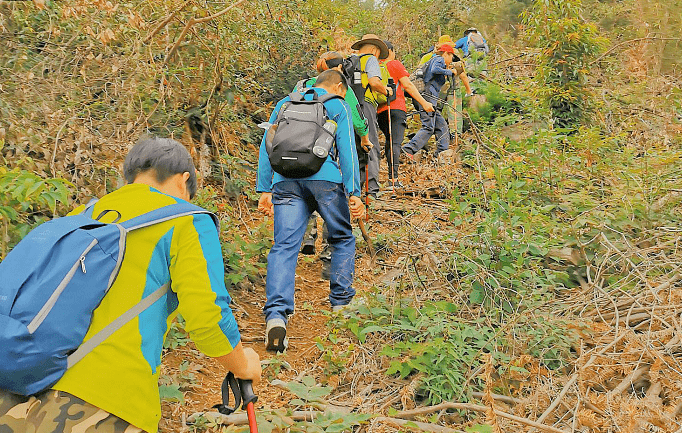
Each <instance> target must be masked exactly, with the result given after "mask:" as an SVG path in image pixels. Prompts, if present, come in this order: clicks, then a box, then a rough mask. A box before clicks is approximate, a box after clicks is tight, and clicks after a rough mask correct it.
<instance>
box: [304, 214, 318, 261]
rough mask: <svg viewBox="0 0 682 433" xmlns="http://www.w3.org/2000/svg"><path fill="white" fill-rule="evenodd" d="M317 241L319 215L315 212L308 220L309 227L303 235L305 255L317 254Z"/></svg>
mask: <svg viewBox="0 0 682 433" xmlns="http://www.w3.org/2000/svg"><path fill="white" fill-rule="evenodd" d="M316 240H317V214H316V213H315V212H313V213H312V214H311V215H310V218H309V219H308V226H307V227H306V229H305V235H303V242H302V243H301V252H302V253H303V254H315V241H316Z"/></svg>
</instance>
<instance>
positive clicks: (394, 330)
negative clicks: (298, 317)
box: [338, 295, 577, 404]
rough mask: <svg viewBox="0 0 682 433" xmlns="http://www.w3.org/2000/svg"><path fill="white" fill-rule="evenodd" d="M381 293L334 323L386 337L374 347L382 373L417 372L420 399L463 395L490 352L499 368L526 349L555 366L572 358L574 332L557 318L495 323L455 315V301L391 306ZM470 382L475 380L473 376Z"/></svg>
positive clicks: (362, 337) (360, 337)
mask: <svg viewBox="0 0 682 433" xmlns="http://www.w3.org/2000/svg"><path fill="white" fill-rule="evenodd" d="M387 305H391V302H390V301H389V300H387V299H385V298H384V296H383V295H377V297H376V301H375V302H374V303H373V304H372V305H370V306H360V307H359V309H358V311H359V313H360V314H361V315H360V316H359V317H354V318H350V319H349V320H347V321H345V322H343V323H340V324H338V326H342V327H345V328H347V329H349V330H350V331H351V332H353V334H355V336H356V337H357V338H358V340H359V341H360V343H361V344H362V343H364V342H365V341H366V340H367V338H368V336H369V335H371V334H380V335H381V339H382V340H383V341H386V342H387V343H386V344H385V345H383V348H382V350H381V352H380V355H381V356H385V357H386V358H387V360H388V363H389V367H388V370H387V371H386V374H389V375H394V374H395V375H398V376H400V377H401V378H405V377H408V376H410V375H412V374H415V373H423V374H424V378H423V380H422V382H421V389H422V391H423V395H422V396H423V398H424V400H425V402H426V403H429V404H436V403H439V402H441V401H451V400H453V399H458V398H459V396H461V395H465V394H466V393H467V389H466V388H465V386H466V383H467V375H468V374H469V373H470V372H472V371H474V370H475V369H476V368H477V367H478V366H479V365H481V363H482V362H484V354H486V353H491V354H492V355H493V359H494V360H495V361H496V363H497V365H498V369H499V371H500V372H503V371H505V369H506V368H508V367H507V366H508V365H509V364H510V362H511V360H512V359H513V357H515V356H520V355H522V354H530V355H532V356H535V357H537V358H538V359H539V360H540V362H541V365H543V366H545V367H547V368H550V369H557V368H560V367H562V366H565V365H566V364H567V363H568V362H569V360H570V359H571V358H572V356H571V353H570V347H571V344H573V343H574V341H575V339H576V337H577V336H576V335H575V334H573V333H571V332H565V331H561V332H559V330H560V329H562V327H564V325H565V324H564V323H563V322H562V321H560V320H546V321H539V322H538V321H536V320H531V319H530V318H524V317H517V318H516V319H515V320H516V321H515V322H514V323H508V324H506V326H505V327H501V328H498V327H497V326H491V325H489V324H486V323H485V319H484V318H480V319H476V320H471V319H464V318H462V317H460V316H459V315H458V314H457V313H459V311H460V306H458V305H456V304H454V303H452V302H447V301H435V302H434V301H430V302H426V303H424V304H423V305H421V306H420V308H418V309H417V308H415V307H414V306H411V305H410V302H409V301H408V300H406V299H403V300H402V301H401V302H396V303H395V306H394V307H393V308H390V307H386V306H387ZM471 382H472V383H474V384H476V385H479V386H481V385H482V383H481V382H480V379H479V378H472V380H471Z"/></svg>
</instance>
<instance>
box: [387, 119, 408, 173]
mask: <svg viewBox="0 0 682 433" xmlns="http://www.w3.org/2000/svg"><path fill="white" fill-rule="evenodd" d="M406 128H407V113H406V112H404V111H403V110H391V144H392V146H393V161H392V162H393V165H392V166H391V165H390V164H389V166H388V167H389V169H388V177H389V178H391V179H397V178H398V165H399V164H400V148H401V147H402V145H403V138H404V136H405V129H406ZM388 155H389V154H388V152H387V153H386V159H389V160H390V159H391V158H390V156H388Z"/></svg>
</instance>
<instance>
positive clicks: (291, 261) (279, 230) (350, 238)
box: [256, 69, 365, 352]
mask: <svg viewBox="0 0 682 433" xmlns="http://www.w3.org/2000/svg"><path fill="white" fill-rule="evenodd" d="M313 89H314V91H315V92H316V93H317V94H318V95H320V96H321V95H325V94H327V93H335V94H337V95H339V96H341V98H343V97H344V96H345V94H346V91H347V90H348V86H347V84H346V80H345V78H344V77H343V75H342V74H341V73H340V72H339V71H337V70H333V69H330V70H327V71H324V72H322V73H321V74H320V75H319V76H318V77H317V82H316V83H315V87H313ZM306 98H311V96H310V95H309V94H308V95H306ZM288 100H289V97H286V98H284V99H282V100H281V101H279V103H278V104H277V106H276V107H275V110H274V111H273V113H272V115H271V116H270V123H275V121H276V119H277V116H278V114H279V111H280V109H281V107H282V104H284V103H285V102H286V101H288ZM324 106H325V108H326V109H327V116H328V117H329V119H331V120H333V121H335V122H336V124H337V128H336V131H335V144H334V147H333V148H332V152H330V153H329V156H327V159H326V160H325V162H324V163H323V165H322V167H321V168H320V170H319V171H318V172H317V173H315V174H313V175H311V176H309V177H305V178H300V179H290V178H286V177H284V176H282V175H280V174H279V173H274V172H273V169H272V166H271V164H270V160H269V157H268V153H267V148H266V137H263V141H262V142H261V147H260V154H259V158H258V185H257V187H256V191H258V192H260V193H261V197H260V199H259V200H258V209H259V210H260V211H262V212H263V213H265V214H268V215H270V216H274V223H275V227H274V238H275V242H274V245H273V247H272V249H271V250H270V253H269V254H268V266H267V276H266V282H265V295H266V302H265V306H264V307H263V311H264V313H265V320H266V330H265V333H266V349H267V350H271V351H277V352H283V351H284V350H285V349H286V347H287V339H286V326H287V321H288V317H289V316H290V315H291V314H292V313H293V312H294V284H295V276H296V261H297V257H298V253H299V250H300V247H301V241H302V239H303V234H304V232H305V229H306V226H307V224H308V219H309V218H310V215H311V214H312V212H313V211H315V210H317V212H318V213H319V214H320V215H321V216H322V219H324V220H325V222H326V223H327V226H328V230H329V236H328V238H327V239H328V241H329V244H330V245H331V247H332V256H331V272H330V294H329V301H330V303H331V305H332V310H333V311H339V310H340V309H342V308H343V307H344V306H345V305H347V304H349V303H350V301H351V300H352V299H353V296H354V295H355V290H354V289H353V287H352V283H353V276H354V274H355V236H354V235H353V230H352V226H351V217H352V218H353V219H358V218H362V217H363V216H364V214H365V206H364V205H363V203H362V199H361V198H360V197H361V194H362V193H361V190H360V173H359V166H358V156H357V152H356V150H355V137H354V133H353V125H352V123H351V112H350V108H349V107H348V104H346V103H345V102H344V101H342V100H340V99H331V100H328V101H326V102H325V103H324ZM332 155H338V158H334V157H333V156H332Z"/></svg>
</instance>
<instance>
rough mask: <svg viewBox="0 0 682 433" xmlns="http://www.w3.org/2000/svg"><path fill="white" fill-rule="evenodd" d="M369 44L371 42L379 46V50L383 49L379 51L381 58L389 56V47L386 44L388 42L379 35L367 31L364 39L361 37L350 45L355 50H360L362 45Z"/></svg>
mask: <svg viewBox="0 0 682 433" xmlns="http://www.w3.org/2000/svg"><path fill="white" fill-rule="evenodd" d="M367 44H371V45H374V46H375V47H377V48H379V50H380V51H381V52H380V53H379V58H381V59H385V58H386V57H388V47H387V46H386V44H385V43H384V41H383V40H381V39H379V36H377V35H374V34H372V33H367V34H366V35H364V36H363V37H362V39H360V40H359V41H356V42H355V43H354V44H353V45H351V46H350V47H351V48H352V49H354V50H359V49H360V47H362V46H363V45H367Z"/></svg>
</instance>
